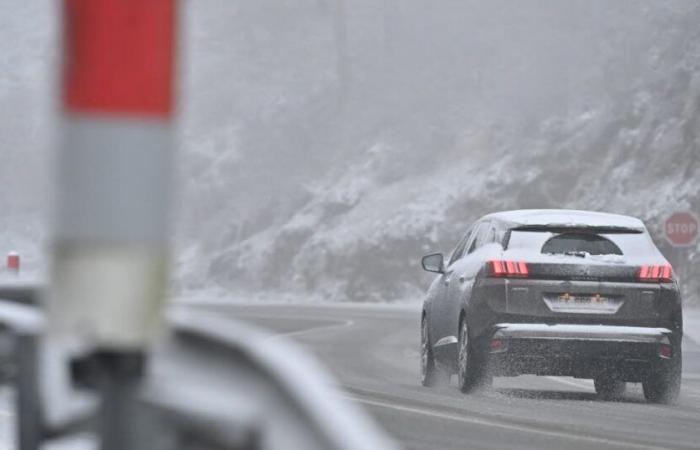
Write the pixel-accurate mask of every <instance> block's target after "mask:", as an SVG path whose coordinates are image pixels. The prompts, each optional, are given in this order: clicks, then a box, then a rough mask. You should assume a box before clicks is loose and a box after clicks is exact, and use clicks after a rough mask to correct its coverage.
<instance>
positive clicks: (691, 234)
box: [664, 212, 698, 247]
mask: <svg viewBox="0 0 700 450" xmlns="http://www.w3.org/2000/svg"><path fill="white" fill-rule="evenodd" d="M664 231H665V233H666V239H667V240H668V241H669V242H670V243H671V244H672V245H674V246H677V247H687V246H690V245H693V244H695V242H696V239H697V236H698V219H697V217H695V215H693V214H692V213H689V212H678V213H675V214H672V215H671V216H670V217H669V218H668V219H667V220H666V224H665V227H664Z"/></svg>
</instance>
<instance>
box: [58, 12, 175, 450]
mask: <svg viewBox="0 0 700 450" xmlns="http://www.w3.org/2000/svg"><path fill="white" fill-rule="evenodd" d="M63 6H64V8H63V19H64V24H63V25H64V36H63V37H64V42H63V44H64V53H63V55H64V58H65V59H64V61H63V98H62V113H63V115H62V123H61V131H62V133H61V134H62V136H61V137H62V138H61V143H60V149H59V155H58V158H57V164H58V168H57V169H58V189H57V192H58V198H57V204H56V211H55V228H54V234H53V239H52V252H53V261H52V271H51V289H50V291H49V297H48V299H47V300H48V303H47V308H48V318H49V320H48V326H49V329H48V335H47V338H48V339H47V341H48V342H49V345H52V346H59V347H61V348H63V349H66V350H65V351H67V352H68V354H69V355H70V357H71V358H72V359H73V360H77V361H80V360H84V361H89V362H90V363H89V365H90V367H92V368H93V370H94V371H95V373H96V375H95V378H96V381H95V383H96V385H97V387H98V388H99V389H98V392H99V394H100V398H101V400H102V402H101V407H100V411H101V414H100V419H99V423H100V426H99V429H100V435H101V442H102V448H104V449H120V448H121V449H126V448H137V447H136V444H137V443H136V442H135V441H133V440H132V439H136V437H135V433H133V430H131V429H130V428H131V426H132V425H133V423H130V422H129V420H130V419H131V422H134V421H135V420H136V419H134V418H133V415H132V414H129V409H130V407H131V406H130V405H129V402H130V401H131V400H132V399H133V395H134V389H135V388H134V386H136V382H137V381H138V380H139V379H140V377H141V376H142V375H143V373H144V364H145V361H144V355H145V348H146V346H147V345H148V344H149V343H150V341H151V340H152V337H153V336H154V334H155V332H156V331H157V330H158V328H159V322H160V321H161V320H162V318H163V313H162V304H163V298H164V294H165V286H166V282H167V265H168V233H167V228H168V227H167V218H168V205H169V192H170V178H171V155H170V153H171V148H172V142H171V119H172V115H173V73H174V67H173V66H174V59H175V58H174V57H175V19H176V2H175V0H148V1H143V0H64V1H63ZM48 415H49V416H51V415H52V413H51V411H49V414H48ZM49 419H51V417H49Z"/></svg>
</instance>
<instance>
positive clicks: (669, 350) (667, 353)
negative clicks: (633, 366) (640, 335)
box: [659, 344, 673, 359]
mask: <svg viewBox="0 0 700 450" xmlns="http://www.w3.org/2000/svg"><path fill="white" fill-rule="evenodd" d="M659 358H661V359H671V358H673V347H671V344H661V345H659Z"/></svg>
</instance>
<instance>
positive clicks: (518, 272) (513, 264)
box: [489, 260, 530, 278]
mask: <svg viewBox="0 0 700 450" xmlns="http://www.w3.org/2000/svg"><path fill="white" fill-rule="evenodd" d="M489 266H490V269H491V270H490V274H489V276H492V277H503V278H506V277H508V278H510V277H518V278H527V277H528V276H529V275H530V271H529V269H528V267H527V264H526V263H524V262H522V261H502V260H495V261H489Z"/></svg>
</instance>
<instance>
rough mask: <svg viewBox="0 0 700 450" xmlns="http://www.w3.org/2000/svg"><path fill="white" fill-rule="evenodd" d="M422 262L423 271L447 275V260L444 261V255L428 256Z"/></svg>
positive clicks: (434, 254)
mask: <svg viewBox="0 0 700 450" xmlns="http://www.w3.org/2000/svg"><path fill="white" fill-rule="evenodd" d="M421 262H422V263H423V270H427V271H428V272H435V273H445V260H444V259H443V256H442V253H433V254H432V255H426V256H424V257H423V259H422V260H421Z"/></svg>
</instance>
